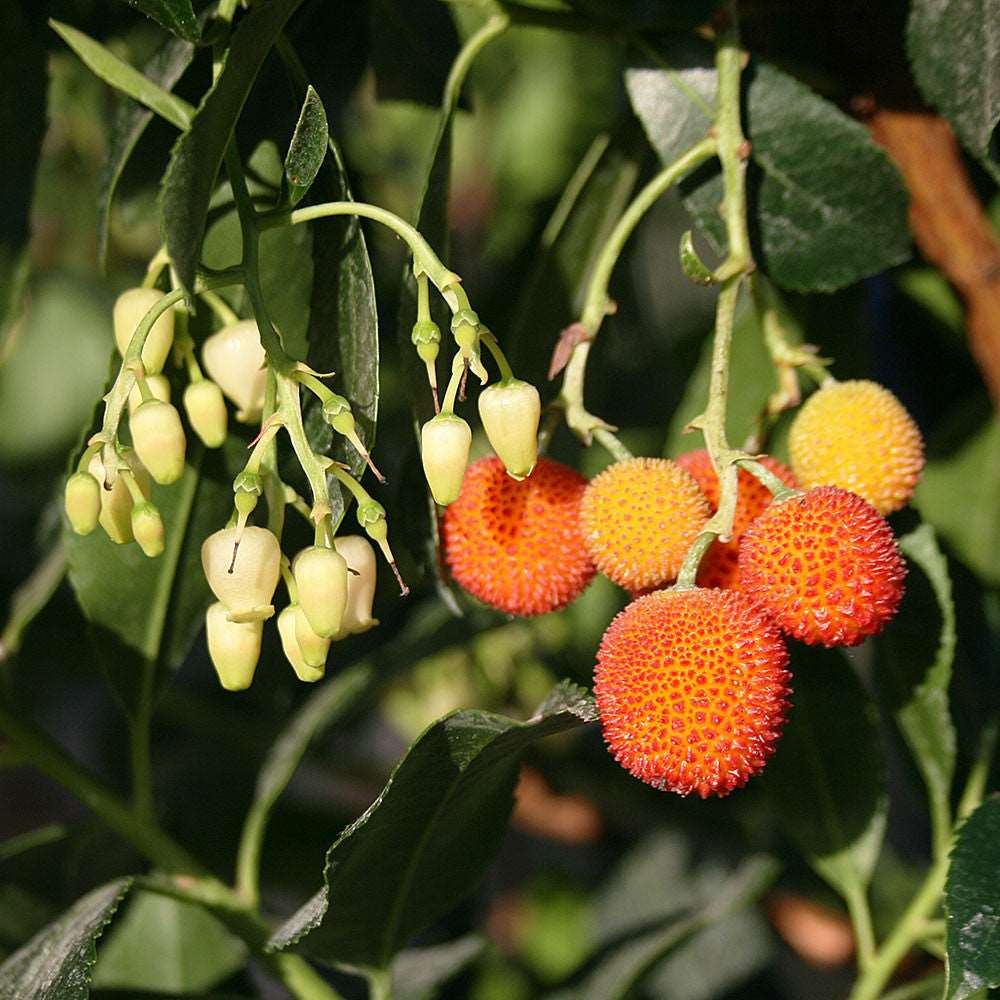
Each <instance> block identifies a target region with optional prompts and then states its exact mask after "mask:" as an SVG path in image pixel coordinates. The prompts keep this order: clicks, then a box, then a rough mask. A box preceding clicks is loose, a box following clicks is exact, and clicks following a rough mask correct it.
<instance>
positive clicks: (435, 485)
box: [420, 413, 472, 507]
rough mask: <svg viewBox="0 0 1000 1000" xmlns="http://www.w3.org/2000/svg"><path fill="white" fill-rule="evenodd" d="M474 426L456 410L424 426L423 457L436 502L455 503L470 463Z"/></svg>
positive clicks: (422, 434)
mask: <svg viewBox="0 0 1000 1000" xmlns="http://www.w3.org/2000/svg"><path fill="white" fill-rule="evenodd" d="M471 445H472V429H471V428H470V427H469V425H468V424H467V423H466V422H465V421H464V420H463V419H462V418H461V417H456V416H455V414H454V413H439V414H438V415H437V416H436V417H433V418H432V419H430V420H428V421H427V423H426V424H424V426H423V427H422V428H421V429H420V459H421V461H422V462H423V465H424V476H425V477H426V479H427V485H428V486H429V487H430V488H431V494H432V496H433V497H434V500H435V502H437V503H439V504H440V505H441V506H442V507H447V506H448V504H450V503H454V502H455V501H456V500H457V499H458V494H459V492H460V491H461V489H462V480H463V479H464V478H465V469H466V466H467V465H468V464H469V448H470V447H471Z"/></svg>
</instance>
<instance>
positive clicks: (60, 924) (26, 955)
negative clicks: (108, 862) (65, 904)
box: [0, 878, 131, 1000]
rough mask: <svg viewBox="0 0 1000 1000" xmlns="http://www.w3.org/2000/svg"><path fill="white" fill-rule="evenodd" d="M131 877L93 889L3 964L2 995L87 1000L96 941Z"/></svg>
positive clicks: (39, 999)
mask: <svg viewBox="0 0 1000 1000" xmlns="http://www.w3.org/2000/svg"><path fill="white" fill-rule="evenodd" d="M130 885H131V879H127V878H120V879H116V880H115V881H114V882H109V883H108V884H107V885H103V886H101V887H100V888H99V889H94V891H93V892H90V893H88V894H87V895H86V896H84V897H83V898H82V899H80V900H78V901H77V902H76V903H74V904H73V906H72V907H70V909H68V910H67V911H66V912H65V913H64V914H63V915H62V916H61V917H59V919H58V920H56V921H55V922H54V923H51V924H49V926H48V927H46V928H44V929H43V930H41V931H39V933H38V934H36V935H35V936H34V937H33V938H32V939H31V940H30V941H29V942H28V943H27V944H26V945H25V946H24V947H23V948H21V949H20V950H19V951H16V952H15V953H14V954H13V955H11V956H10V958H8V959H7V961H6V962H4V963H3V965H0V996H3V997H10V998H12V1000H13V998H15V997H17V998H24V1000H28V998H29V997H30V998H31V1000H87V997H88V996H89V995H90V974H91V969H93V967H94V961H95V960H96V958H97V952H96V950H95V948H94V942H95V941H96V940H97V939H98V938H99V937H100V936H101V932H102V931H103V930H104V928H105V926H106V925H107V923H108V921H109V920H111V918H112V916H114V912H115V910H116V909H117V908H118V904H119V903H120V902H121V900H122V897H123V896H124V895H125V893H127V892H128V890H129V886H130Z"/></svg>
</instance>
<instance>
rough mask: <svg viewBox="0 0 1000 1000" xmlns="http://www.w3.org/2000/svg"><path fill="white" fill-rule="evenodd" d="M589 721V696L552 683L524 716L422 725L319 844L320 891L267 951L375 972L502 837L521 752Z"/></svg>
mask: <svg viewBox="0 0 1000 1000" xmlns="http://www.w3.org/2000/svg"><path fill="white" fill-rule="evenodd" d="M596 717H597V713H596V709H595V707H594V703H593V699H592V698H591V697H590V696H589V695H588V694H586V692H584V691H583V689H582V688H579V687H577V686H576V685H573V684H570V683H568V682H564V683H562V684H560V685H558V686H557V687H556V688H555V689H554V690H553V691H552V693H551V694H550V696H549V697H548V698H547V699H546V700H545V702H544V703H543V704H542V705H541V706H540V707H539V710H538V712H537V713H536V714H535V715H534V716H533V717H532V718H531V719H529V720H528V721H527V722H517V721H515V720H513V719H508V718H505V717H504V716H501V715H495V714H493V713H491V712H481V711H460V712H455V713H453V714H451V715H448V716H446V717H445V718H443V719H441V720H440V721H438V722H436V723H434V725H432V726H431V727H430V728H429V729H428V730H427V731H426V732H425V733H424V734H423V735H422V736H421V737H420V738H419V739H418V740H417V742H416V743H414V744H413V746H412V747H410V749H409V751H408V752H407V754H406V756H405V757H404V758H403V760H402V761H401V762H400V763H399V765H398V766H397V767H396V770H395V771H394V772H393V774H392V775H391V777H390V778H389V781H388V783H387V784H386V786H385V788H384V789H383V790H382V792H381V794H380V795H379V797H378V798H377V799H376V800H375V802H374V803H373V804H372V805H371V806H370V807H369V809H368V810H367V812H365V813H364V815H362V816H361V817H360V818H359V819H357V820H356V821H355V822H354V823H352V824H351V825H350V826H349V827H348V828H347V829H346V830H344V832H343V833H342V834H341V835H340V837H339V838H338V839H337V840H336V842H335V843H334V844H333V846H332V847H331V848H330V850H329V851H328V853H327V862H326V873H325V881H326V884H325V886H324V888H323V889H321V890H320V892H319V893H317V895H316V896H314V897H313V898H312V899H311V900H310V901H309V902H308V903H306V904H305V906H303V907H302V909H301V910H299V912H298V913H296V914H295V915H294V916H293V917H291V918H290V919H289V920H288V921H287V923H286V924H285V925H284V926H283V927H281V928H280V929H279V930H278V931H277V932H276V933H275V935H274V937H273V938H272V941H271V944H272V947H274V948H275V949H278V950H281V949H284V948H287V947H290V946H292V945H296V946H298V947H301V948H303V949H304V950H305V951H307V952H308V953H310V954H311V955H314V956H316V957H317V958H320V959H322V960H324V961H327V962H346V963H349V964H352V965H356V966H367V967H374V968H386V967H387V966H388V965H389V963H390V962H391V960H392V957H393V955H395V954H396V952H397V951H399V949H400V948H402V947H403V946H404V945H405V944H406V943H407V942H408V941H409V940H410V939H412V937H413V936H414V935H415V934H417V933H419V932H420V931H421V930H423V929H424V928H426V927H428V926H430V925H431V924H432V923H433V922H434V921H435V920H437V919H438V918H439V917H441V916H443V915H444V914H445V913H447V912H448V911H449V910H450V909H451V908H452V907H453V906H454V905H455V904H456V903H457V902H458V901H459V900H460V899H462V898H463V897H464V896H466V895H467V894H468V893H469V892H470V891H471V890H472V889H473V888H474V886H475V885H476V883H477V882H478V881H479V880H480V878H481V877H482V874H483V871H484V870H485V868H486V866H487V864H488V863H489V861H490V860H491V858H492V857H493V855H494V854H495V852H496V850H497V848H498V847H499V845H500V841H501V840H502V838H503V834H504V829H505V826H506V822H507V817H508V816H509V814H510V810H511V807H512V805H513V789H514V785H515V783H516V781H517V775H518V760H519V757H520V753H521V751H522V750H524V749H525V747H527V746H528V745H529V744H530V743H532V742H533V741H534V740H537V739H539V738H540V737H542V736H546V735H548V734H550V733H555V732H561V731H564V730H567V729H572V728H575V727H577V726H579V725H581V724H583V723H587V722H593V721H594V720H595V719H596Z"/></svg>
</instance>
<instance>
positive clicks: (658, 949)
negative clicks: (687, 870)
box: [552, 855, 778, 1000]
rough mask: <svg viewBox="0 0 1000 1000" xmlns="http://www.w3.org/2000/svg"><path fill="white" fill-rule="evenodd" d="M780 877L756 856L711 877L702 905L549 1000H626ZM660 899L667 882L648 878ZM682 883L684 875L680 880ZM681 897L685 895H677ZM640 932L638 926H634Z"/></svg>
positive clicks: (631, 943)
mask: <svg viewBox="0 0 1000 1000" xmlns="http://www.w3.org/2000/svg"><path fill="white" fill-rule="evenodd" d="M777 873H778V865H777V863H776V862H775V861H774V859H773V858H769V857H766V856H764V855H754V856H752V857H750V858H748V859H747V860H746V861H744V862H743V863H742V864H741V865H740V867H739V868H737V869H736V870H735V871H732V872H720V871H718V870H717V869H716V870H715V871H714V873H713V879H712V886H711V891H710V892H709V893H708V894H707V895H706V897H705V898H704V900H703V902H701V903H700V904H699V905H697V906H695V907H694V908H692V909H689V910H687V911H686V912H684V913H683V914H682V915H681V916H679V917H677V916H674V917H672V918H671V919H669V920H668V921H667V923H666V924H665V925H660V926H655V927H652V928H650V927H649V926H648V925H646V927H644V928H642V929H641V930H638V933H636V934H635V935H634V936H632V937H629V939H628V940H626V941H625V942H624V943H622V944H619V945H617V946H616V947H613V948H611V949H610V950H609V951H608V952H607V953H606V954H605V955H604V956H603V957H602V958H601V959H600V960H599V961H598V962H597V963H596V964H595V965H593V966H592V967H591V968H590V969H589V971H588V972H587V974H586V975H585V977H584V978H583V979H582V980H581V981H579V982H578V983H575V984H574V986H573V987H572V989H571V990H570V991H560V992H559V993H558V994H556V995H554V996H553V997H552V1000H570V998H571V997H572V998H573V1000H624V998H625V997H628V996H631V995H632V991H633V990H634V989H635V988H636V987H638V986H639V984H640V983H642V982H643V980H644V979H646V978H647V977H648V976H649V975H650V973H651V972H652V971H653V970H654V969H656V968H657V966H659V965H660V963H661V962H663V960H664V959H665V958H667V957H668V956H669V955H671V954H673V953H674V952H675V951H677V949H679V948H680V947H681V946H683V945H685V944H687V943H688V942H691V941H692V939H695V940H697V938H695V935H699V934H700V933H701V932H704V931H705V930H706V929H707V928H710V927H712V926H713V925H715V924H717V923H718V922H719V921H722V920H724V919H726V918H727V917H730V916H731V915H733V914H734V913H737V912H739V911H740V910H742V909H743V908H744V907H746V906H748V905H750V904H751V903H752V902H754V901H755V900H756V899H758V898H760V896H761V895H763V893H764V892H766V891H767V889H768V888H769V887H770V885H771V884H772V882H773V881H774V879H775V877H776V875H777ZM652 877H653V879H654V880H655V884H656V885H658V886H659V887H660V888H661V892H662V894H663V895H666V896H669V890H670V888H672V886H668V885H667V883H666V881H665V880H664V879H662V878H661V876H660V875H659V873H652ZM682 880H683V875H682ZM681 891H682V892H683V889H682V890H681ZM635 926H636V927H638V925H635Z"/></svg>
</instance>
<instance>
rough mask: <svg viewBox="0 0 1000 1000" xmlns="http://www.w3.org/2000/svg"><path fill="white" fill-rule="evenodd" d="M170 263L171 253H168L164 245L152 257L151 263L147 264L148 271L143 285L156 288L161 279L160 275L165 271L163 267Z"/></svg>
mask: <svg viewBox="0 0 1000 1000" xmlns="http://www.w3.org/2000/svg"><path fill="white" fill-rule="evenodd" d="M169 263H170V255H169V254H168V253H167V248H166V247H165V246H162V247H160V249H159V250H157V251H156V253H155V254H154V255H153V257H152V258H151V259H150V261H149V264H147V265H146V273H145V275H144V276H143V279H142V287H143V288H155V287H156V283H157V282H158V281H159V280H160V275H161V274H162V273H163V269H164V268H165V267H166V266H167V265H168V264H169Z"/></svg>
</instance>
